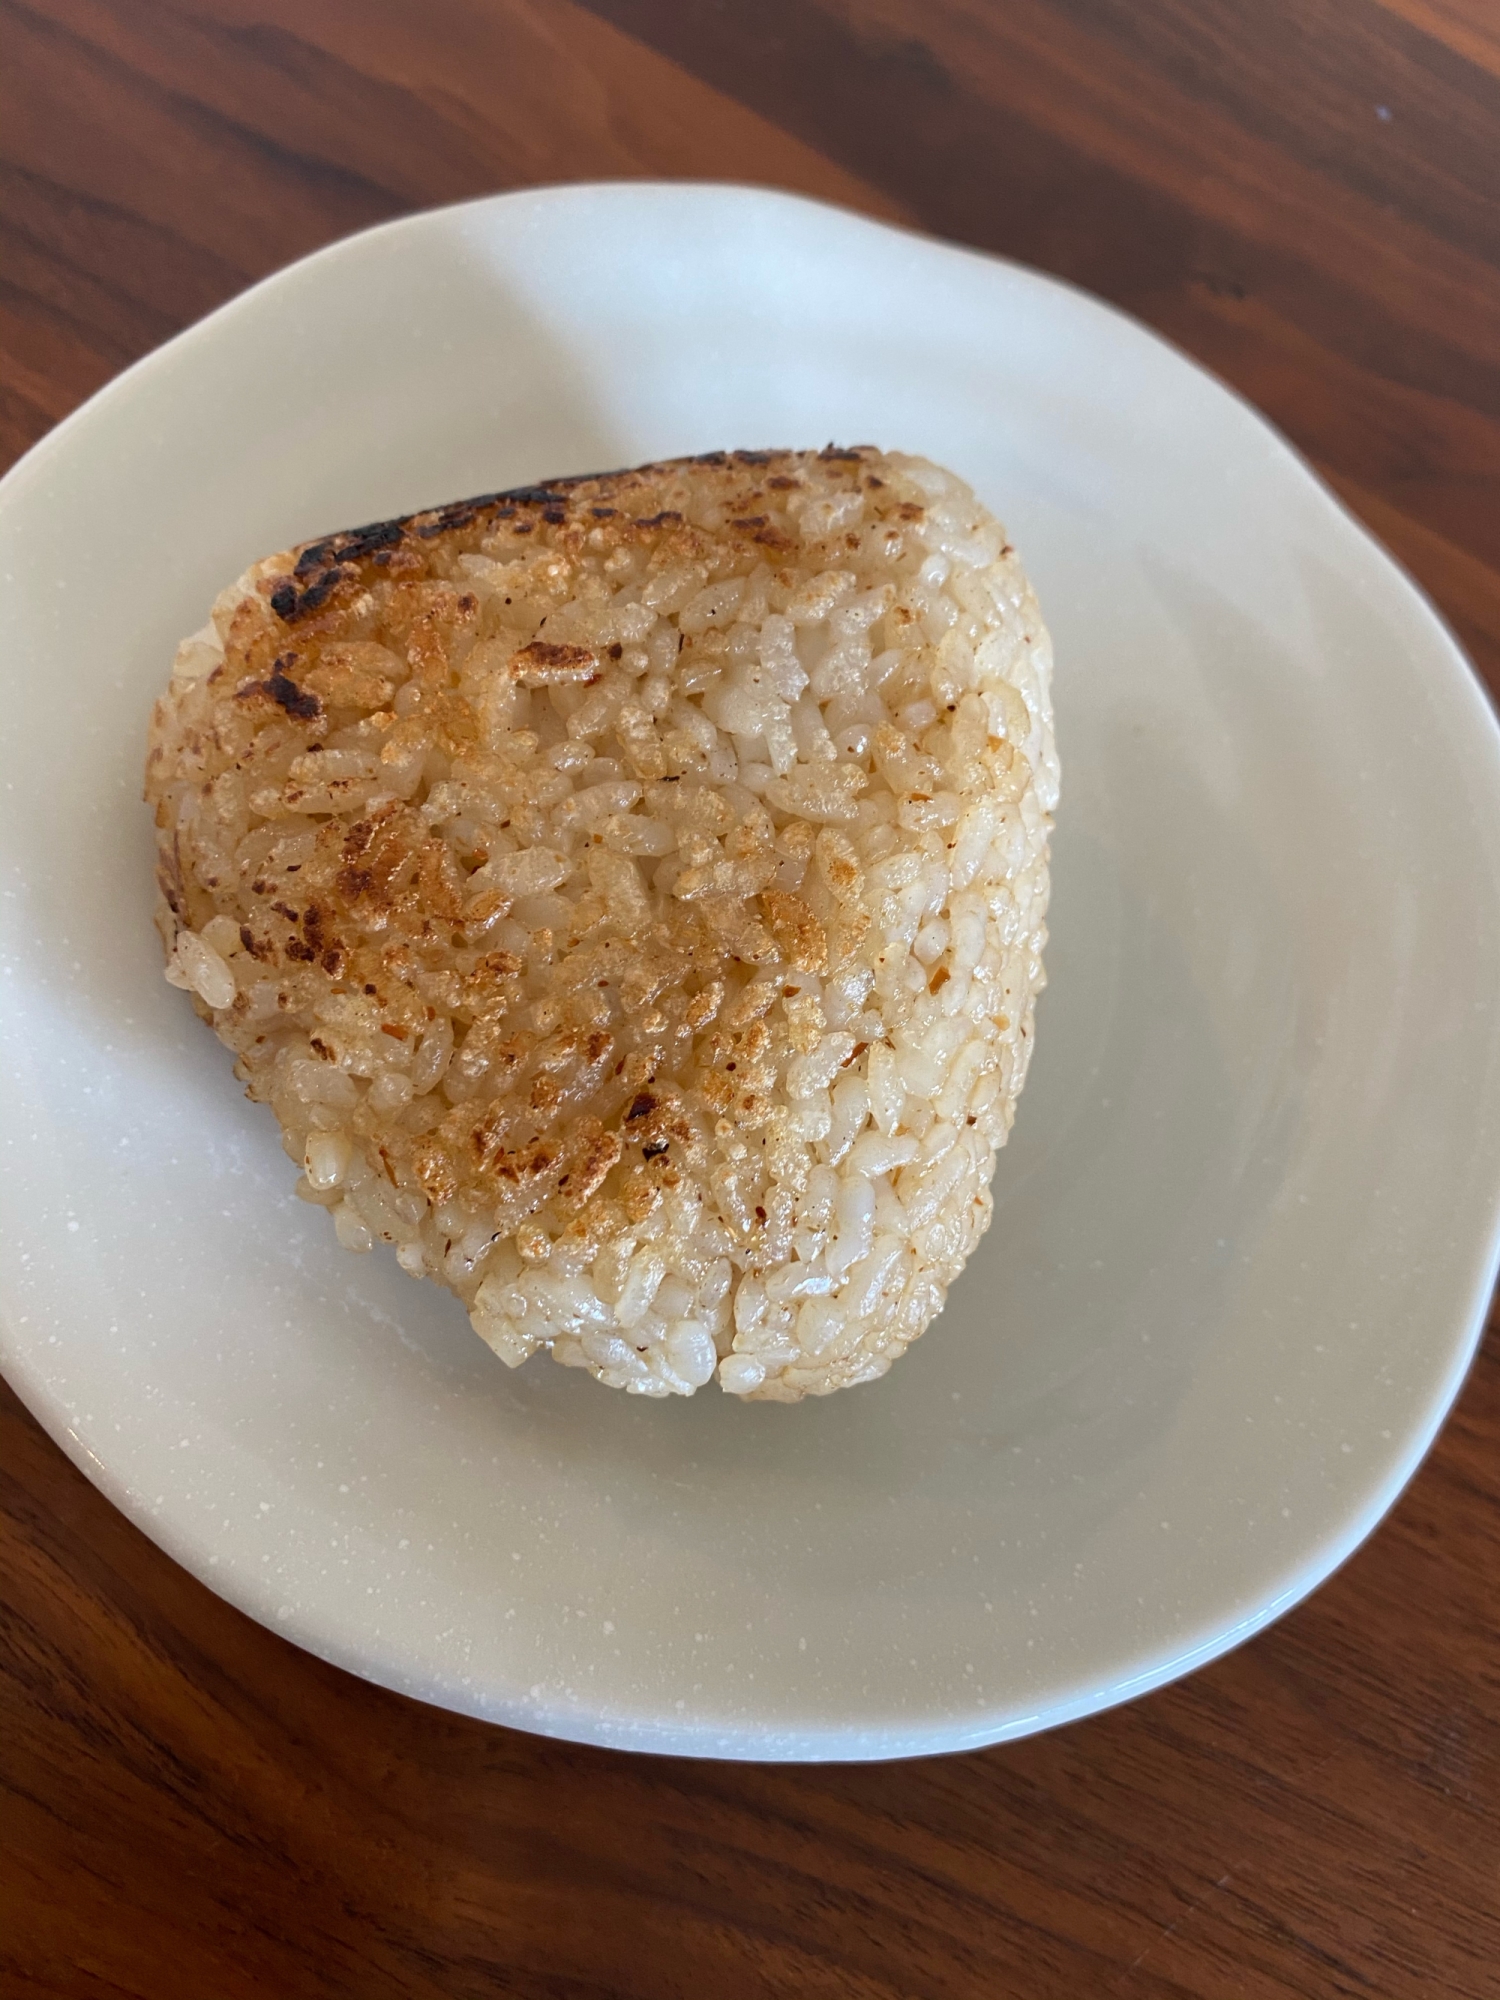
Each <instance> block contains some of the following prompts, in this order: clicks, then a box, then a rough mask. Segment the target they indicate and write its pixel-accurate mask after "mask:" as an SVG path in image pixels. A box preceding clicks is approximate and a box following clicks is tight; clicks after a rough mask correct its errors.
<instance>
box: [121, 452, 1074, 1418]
mask: <svg viewBox="0 0 1500 2000" xmlns="http://www.w3.org/2000/svg"><path fill="white" fill-rule="evenodd" d="M1050 672H1051V654H1050V647H1049V643H1048V640H1047V635H1046V632H1045V631H1044V629H1043V626H1042V622H1041V618H1040V615H1039V613H1038V610H1037V605H1036V601H1035V599H1034V598H1033V596H1032V594H1031V590H1030V588H1029V586H1028V584H1027V582H1026V578H1025V576H1024V574H1023V572H1022V570H1021V566H1020V564H1019V562H1018V561H1017V559H1016V556H1015V553H1014V551H1013V550H1012V549H1011V547H1010V545H1009V543H1008V542H1007V541H1006V538H1005V534H1004V530H1003V529H1002V528H1001V527H1000V526H999V524H998V523H997V522H996V521H995V520H994V519H992V517H991V516H990V515H989V514H988V513H987V512H986V510H985V509H984V507H983V506H981V505H980V503H979V502H978V501H977V500H976V499H975V498H974V495H973V494H972V493H971V492H970V491H969V489H968V488H967V487H966V486H965V485H963V483H962V482H961V481H959V480H958V479H956V478H955V477H953V475H951V474H950V473H947V472H943V471H941V470H939V469H938V468H937V467H936V466H933V465H930V464H928V463H927V462H925V461H924V460H922V459H918V458H910V457H903V456H900V455H898V454H894V453H892V454H886V453H882V452H880V451H877V450H874V449H873V448H868V447H862V448H859V449H856V450H847V451H846V450H835V449H833V448H832V447H830V448H829V449H828V450H826V451H821V452H792V451H739V452H715V453H711V454H709V455H708V456H707V457H704V458H696V459H685V460H679V461H676V462H673V463H669V464H660V465H648V466H643V467H641V468H640V469H639V470H636V471H630V472H616V473H609V474H604V475H601V476H598V477H591V478H580V479H561V480H553V481H549V482H547V483H546V484H545V485H541V486H535V487H526V488H522V489H520V490H518V491H515V492H510V493H499V494H491V495H486V496H484V497H483V498H480V499H475V500H466V501H462V502H460V503H458V504H456V505H453V506H449V507H441V508H436V509H433V510H431V511H429V512H426V513H421V514H414V515H412V516H410V517H409V518H407V519H404V520H396V521H382V522H377V523H376V524H374V525H373V526H371V527H367V528H359V529H355V530H353V531H351V532H348V533H344V534H336V535H330V536H328V537H326V538H325V539H323V540H321V541H317V542H311V543H308V544H306V545H305V546H303V547H301V548H295V549H291V550H288V551H287V552H286V553H284V554H281V555H276V556H272V557H271V558H270V559H269V560H267V561H265V562H262V563H259V564H257V565H256V566H255V568H253V569H252V570H250V571H249V572H248V573H247V574H246V575H245V576H244V577H242V578H241V579H240V580H239V582H238V583H236V584H234V585H232V586H231V587H230V588H229V589H228V590H226V591H225V592H224V593H223V595H222V596H221V597H220V598H219V599H218V601H217V602H216V604H215V605H214V607H213V614H212V617H211V620H210V622H209V623H208V624H207V625H205V626H204V627H203V629H202V631H200V632H198V633H196V634H194V636H193V637H192V638H190V639H188V640H186V641H184V643H183V645H182V646H181V648H180V649H179V651H178V654H177V659H176V663H175V666H174V668H173V673H172V680H171V685H170V688H169V690H168V692H167V693H166V694H165V695H164V696H163V697H162V698H161V700H160V701H159V702H158V704H157V706H156V710H155V714H154V716H153V719H152V724H151V736H150V755H149V761H148V765H147V777H146V795H147V798H148V800H149V801H150V803H151V804H152V805H153V806H154V807H155V812H156V824H157V827H158V829H159V851H160V866H159V870H158V882H159V886H160V902H159V907H158V913H157V917H158V924H159V927H160V930H161V935H162V940H163V943H164V945H165V948H166V953H167V970H166V976H167V978H168V979H169V980H170V981H171V982H172V983H173V984H174V985H176V986H179V987H182V988H184V989H186V990H187V991H188V992H190V993H191V995H192V997H193V1001H194V1004H195V1005H196V1007H197V1009H198V1011H199V1013H200V1014H202V1015H203V1017H204V1018H205V1019H206V1020H208V1021H209V1022H211V1024H212V1026H213V1027H214V1029H215V1031H216V1033H217V1034H218V1035H219V1037H220V1039H221V1040H222V1041H223V1042H224V1043H225V1044H226V1045H227V1046H228V1047H229V1048H230V1049H231V1050H233V1052H234V1055H235V1057H236V1074H237V1075H238V1076H239V1077H240V1078H241V1080H242V1081H243V1082H244V1083H245V1085H246V1087H247V1092H248V1095H249V1096H251V1097H252V1098H254V1099H256V1100H257V1101H259V1102H262V1103H266V1104H269V1105H270V1106H271V1108H272V1109H273V1110H274V1112H275V1114H276V1117H277V1119H278V1120H279V1122H280V1125H281V1129H282V1135H283V1142H284V1144H285V1147H286V1150H287V1152H288V1153H289V1154H290V1155H291V1157H292V1158H293V1159H294V1160H295V1161H297V1162H298V1164H299V1166H300V1168H301V1178H300V1179H299V1181H298V1182H297V1187H296V1192H297V1193H298V1194H299V1195H300V1196H301V1197H302V1199H303V1200H305V1201H308V1202H312V1203H315V1204H317V1205H319V1206H321V1207H323V1208H326V1209H327V1210H328V1211H329V1212H330V1215H331V1217H332V1221H333V1226H334V1229H335V1230H336V1231H337V1234H338V1238H339V1241H340V1242H341V1243H342V1244H344V1246H345V1247H346V1248H347V1249H349V1250H355V1251H362V1250H369V1249H370V1248H371V1247H372V1245H373V1244H374V1243H375V1242H376V1240H377V1239H378V1240H381V1241H384V1242H386V1243H390V1244H394V1246H395V1250H396V1256H397V1257H398V1259H399V1260H400V1263H401V1265H402V1268H403V1269H404V1270H406V1271H408V1272H410V1273H411V1275H412V1276H413V1277H430V1278H434V1279H436V1280H437V1281H438V1282H439V1283H440V1284H443V1285H446V1286H447V1287H448V1288H449V1289H450V1290H451V1291H453V1292H455V1293H457V1295H458V1297H459V1298H460V1299H461V1300H462V1301H463V1303H464V1305H465V1306H466V1307H467V1309H468V1311H469V1314H470V1317H471V1319H472V1321H473V1324H474V1326H475V1328H476V1330H477V1331H478V1332H479V1334H480V1335H481V1336H482V1337H483V1338H484V1339H485V1340H486V1341H487V1342H488V1343H489V1344H490V1346H491V1347H492V1348H493V1349H494V1350H495V1352H496V1353H497V1354H498V1355H499V1356H500V1357H501V1359H502V1360H504V1361H506V1362H507V1363H509V1364H510V1365H511V1366H513V1367H514V1366H516V1365H517V1364H519V1363H520V1362H522V1361H524V1360H525V1359H526V1358H527V1357H528V1356H529V1355H531V1354H533V1353H535V1352H536V1350H537V1349H538V1348H546V1349H548V1350H549V1351H550V1352H551V1354H552V1357H553V1359H554V1360H556V1361H560V1362H562V1363H563V1364H564V1366H566V1367H573V1368H584V1369H587V1370H588V1371H589V1372H590V1373H591V1374H593V1375H594V1376H596V1377H597V1378H598V1380H600V1381H601V1382H604V1383H607V1384H608V1385H609V1386H610V1387H612V1388H619V1389H626V1390H629V1391H631V1392H633V1393H635V1394H638V1395H649V1396H660V1395H666V1394H669V1393H674V1394H678V1395H690V1394H691V1393H692V1392H693V1391H694V1390H695V1389H697V1388H700V1387H702V1386H703V1385H704V1384H706V1383H707V1382H709V1381H711V1380H712V1379H713V1378H714V1377H715V1376H717V1379H718V1381H719V1383H720V1385H721V1387H723V1388H724V1389H726V1390H728V1391H730V1392H731V1393H732V1394H734V1395H739V1396H748V1397H753V1398H761V1399H772V1400H778V1401H783V1402H790V1401H795V1400H797V1399H798V1398H800V1397H802V1396H804V1395H808V1394H815V1395H823V1394H826V1393H828V1392H829V1391H831V1390H834V1389H840V1388H844V1387H847V1386H848V1385H850V1384H852V1383H855V1382H865V1381H869V1380H871V1379H873V1378H874V1377H876V1376H879V1375H882V1374H884V1373H885V1371H886V1370H887V1369H888V1368H889V1366H890V1364H891V1362H892V1361H893V1360H894V1359H895V1358H896V1356H897V1355H899V1354H900V1353H902V1352H903V1350H904V1349H905V1348H906V1347H907V1346H908V1345H909V1343H910V1342H911V1341H913V1340H915V1339H916V1337H917V1335H918V1334H920V1333H921V1332H922V1331H923V1329H924V1328H925V1327H926V1326H927V1324H928V1323H929V1321H930V1320H932V1318H933V1317H934V1316H935V1315H936V1314H937V1313H938V1311H939V1310H940V1309H941V1307H942V1304H943V1300H944V1297H945V1294H946V1290H947V1287H948V1285H949V1284H950V1283H951V1282H952V1280H953V1279H954V1278H955V1277H956V1276H957V1274H958V1272H959V1271H960V1270H961V1269H962V1267H963V1263H964V1260H965V1258H966V1257H967V1256H968V1255H969V1253H970V1251H971V1250H972V1249H973V1248H974V1245H975V1243H976V1242H977V1240H978V1238H979V1236H980V1234H981V1232H982V1231H983V1229H984V1227H985V1225H986V1223H987V1221H988V1219H989V1214H990V1196H989V1181H990V1177H991V1174H992V1172H993V1169H994V1162H995V1149H996V1148H997V1147H998V1146H1000V1145H1002V1144H1003V1143H1004V1141H1005V1137H1006V1134H1007V1132H1008V1131H1009V1128H1010V1124H1011V1119H1012V1116H1013V1114H1014V1109H1015V1102H1016V1097H1017V1094H1018V1093H1019V1091H1020V1089H1021V1085H1022V1082H1023V1080H1024V1078H1025V1075H1026V1068H1027V1063H1028V1059H1029V1057H1030V1053H1031V1037H1032V1022H1033V1005H1034V1002H1035V998H1036V994H1037V992H1038V990H1039V988H1040V987H1041V985H1042V977H1043V975H1042V958H1041V953H1042V946H1043V943H1044V940H1045V936H1046V932H1045V924H1044V919H1045V913H1046V905H1047V842H1048V835H1049V831H1050V827H1051V814H1052V811H1053V808H1054V805H1055V803H1056V796H1057V759H1056V753H1055V750H1054V746H1053V738H1052V714H1051V701H1050V692H1049V682H1050Z"/></svg>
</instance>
